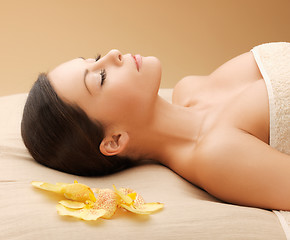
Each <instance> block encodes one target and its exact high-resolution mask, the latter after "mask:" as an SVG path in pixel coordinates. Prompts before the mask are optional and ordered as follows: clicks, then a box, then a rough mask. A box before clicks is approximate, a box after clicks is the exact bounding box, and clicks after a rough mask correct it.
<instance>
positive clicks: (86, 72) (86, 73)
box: [84, 69, 92, 95]
mask: <svg viewBox="0 0 290 240" xmlns="http://www.w3.org/2000/svg"><path fill="white" fill-rule="evenodd" d="M88 73H89V70H88V69H86V70H85V72H84V85H85V87H86V89H87V90H88V92H89V94H90V95H92V93H91V92H90V90H89V88H88V85H87V83H86V77H87V75H88Z"/></svg>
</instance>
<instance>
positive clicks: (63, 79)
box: [48, 50, 161, 126]
mask: <svg viewBox="0 0 290 240" xmlns="http://www.w3.org/2000/svg"><path fill="white" fill-rule="evenodd" d="M48 77H49V79H50V81H51V84H52V86H53V87H54V89H55V91H56V93H57V94H58V96H59V97H60V98H62V99H63V100H64V101H66V102H68V103H76V104H77V105H78V106H79V107H81V108H82V109H83V110H84V111H85V112H86V113H87V115H88V116H89V117H90V118H92V119H97V120H99V121H100V122H101V123H103V124H104V125H105V126H106V125H110V124H116V123H118V124H123V123H127V124H130V121H134V120H135V122H136V120H137V121H144V120H146V118H147V120H148V118H150V116H146V115H148V111H150V109H152V106H153V104H154V101H155V99H156V97H157V93H158V89H159V85H160V80H161V65H160V62H159V60H158V59H157V58H155V57H141V56H140V55H136V56H133V55H131V54H126V55H122V54H121V53H120V52H119V51H118V50H111V51H110V52H109V53H108V54H107V55H105V56H104V57H102V58H100V59H98V60H97V61H96V59H91V58H89V59H83V58H77V59H73V60H71V61H68V62H65V63H63V64H61V65H59V66H58V67H56V68H55V69H54V70H52V71H51V72H50V73H49V74H48ZM149 115H150V114H149ZM138 119H139V120H138Z"/></svg>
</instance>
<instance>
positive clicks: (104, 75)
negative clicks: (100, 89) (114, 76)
mask: <svg viewBox="0 0 290 240" xmlns="http://www.w3.org/2000/svg"><path fill="white" fill-rule="evenodd" d="M100 75H101V86H102V85H103V84H104V81H105V80H106V77H107V73H106V70H105V69H101V72H100Z"/></svg>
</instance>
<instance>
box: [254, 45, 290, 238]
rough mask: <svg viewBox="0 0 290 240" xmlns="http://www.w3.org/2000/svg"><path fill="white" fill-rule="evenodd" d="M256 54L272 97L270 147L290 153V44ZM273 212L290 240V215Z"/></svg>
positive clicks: (258, 50) (261, 49)
mask: <svg viewBox="0 0 290 240" xmlns="http://www.w3.org/2000/svg"><path fill="white" fill-rule="evenodd" d="M252 52H253V54H254V57H255V60H256V62H257V64H258V67H259V69H260V71H261V74H262V76H263V78H264V80H265V82H266V86H267V91H268V96H269V106H270V145H271V146H272V147H273V148H275V149H277V150H279V151H281V152H283V153H286V154H290V43H285V42H283V43H281V42H280V43H267V44H262V45H259V46H257V47H254V48H253V49H252ZM289 174H290V173H289ZM289 187H290V186H289ZM289 201H290V200H289ZM273 212H274V213H275V214H276V215H277V217H278V219H279V221H280V223H281V225H282V228H283V230H284V232H285V235H286V238H287V240H290V212H289V211H273Z"/></svg>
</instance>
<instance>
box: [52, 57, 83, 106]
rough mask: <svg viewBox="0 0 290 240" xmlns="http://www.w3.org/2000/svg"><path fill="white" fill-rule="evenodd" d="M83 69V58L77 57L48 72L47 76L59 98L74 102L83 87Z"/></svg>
mask: <svg viewBox="0 0 290 240" xmlns="http://www.w3.org/2000/svg"><path fill="white" fill-rule="evenodd" d="M84 71H85V65H84V63H83V60H82V59H80V58H78V59H73V60H70V61H67V62H65V63H62V64H60V65H59V66H57V67H56V68H54V69H53V70H52V71H50V72H49V74H48V77H49V80H50V82H51V84H52V86H53V87H54V89H55V91H56V93H57V94H58V95H59V96H60V97H61V98H63V99H65V100H67V101H69V102H75V98H79V97H81V96H80V94H81V92H82V90H83V88H84V87H85V86H84V85H83V77H84Z"/></svg>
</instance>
